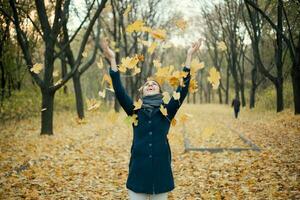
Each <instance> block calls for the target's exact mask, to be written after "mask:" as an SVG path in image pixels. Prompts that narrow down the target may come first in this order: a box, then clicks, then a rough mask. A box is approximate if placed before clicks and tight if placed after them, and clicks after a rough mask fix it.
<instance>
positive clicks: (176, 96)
mask: <svg viewBox="0 0 300 200" xmlns="http://www.w3.org/2000/svg"><path fill="white" fill-rule="evenodd" d="M173 97H174V99H175V100H178V99H179V98H180V93H179V92H176V91H174V92H173Z"/></svg>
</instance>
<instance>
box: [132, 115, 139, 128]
mask: <svg viewBox="0 0 300 200" xmlns="http://www.w3.org/2000/svg"><path fill="white" fill-rule="evenodd" d="M130 122H131V123H133V125H134V126H137V125H138V116H137V114H133V115H132V116H130Z"/></svg>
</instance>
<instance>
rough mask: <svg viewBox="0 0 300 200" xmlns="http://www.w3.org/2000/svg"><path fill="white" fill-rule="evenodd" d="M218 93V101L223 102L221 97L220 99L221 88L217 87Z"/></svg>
mask: <svg viewBox="0 0 300 200" xmlns="http://www.w3.org/2000/svg"><path fill="white" fill-rule="evenodd" d="M218 95H219V103H220V104H222V103H223V99H222V91H221V88H220V87H219V88H218Z"/></svg>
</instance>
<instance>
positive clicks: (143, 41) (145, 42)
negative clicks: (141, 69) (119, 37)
mask: <svg viewBox="0 0 300 200" xmlns="http://www.w3.org/2000/svg"><path fill="white" fill-rule="evenodd" d="M138 42H140V43H142V44H143V45H144V46H147V47H149V46H150V45H151V42H150V41H146V40H142V39H140V38H138Z"/></svg>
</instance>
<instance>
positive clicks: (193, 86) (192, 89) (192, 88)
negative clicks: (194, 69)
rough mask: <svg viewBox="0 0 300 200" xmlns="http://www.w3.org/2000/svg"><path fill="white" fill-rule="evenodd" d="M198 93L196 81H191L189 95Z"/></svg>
mask: <svg viewBox="0 0 300 200" xmlns="http://www.w3.org/2000/svg"><path fill="white" fill-rule="evenodd" d="M197 91H198V83H197V81H196V80H195V79H191V80H190V84H189V93H191V94H192V93H195V92H197Z"/></svg>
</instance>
